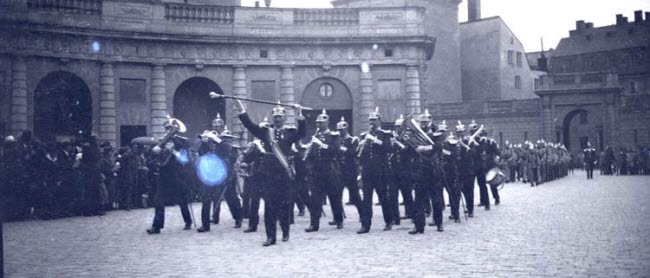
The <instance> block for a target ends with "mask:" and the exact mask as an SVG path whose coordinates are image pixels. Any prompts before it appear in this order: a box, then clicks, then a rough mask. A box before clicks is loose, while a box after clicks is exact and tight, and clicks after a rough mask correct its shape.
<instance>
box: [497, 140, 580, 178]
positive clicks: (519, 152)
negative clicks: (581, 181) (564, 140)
mask: <svg viewBox="0 0 650 278" xmlns="http://www.w3.org/2000/svg"><path fill="white" fill-rule="evenodd" d="M501 153H502V155H501V157H500V159H499V166H500V168H501V169H504V172H505V174H506V177H507V180H506V182H515V181H522V182H524V183H530V186H531V187H534V186H539V185H540V184H542V183H545V182H550V181H553V180H557V179H560V178H562V177H565V176H566V175H568V174H569V171H570V170H571V169H573V167H572V166H571V163H572V156H571V153H570V152H569V151H568V150H567V149H566V147H565V146H564V145H563V144H560V143H547V142H546V141H544V139H540V140H537V141H536V142H535V143H533V142H531V141H525V142H524V143H523V144H512V143H510V142H508V141H506V142H505V144H504V149H503V151H502V152H501Z"/></svg>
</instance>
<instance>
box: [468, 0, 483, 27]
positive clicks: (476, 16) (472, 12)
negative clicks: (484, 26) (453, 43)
mask: <svg viewBox="0 0 650 278" xmlns="http://www.w3.org/2000/svg"><path fill="white" fill-rule="evenodd" d="M480 19H481V0H468V2H467V21H469V22H472V21H477V20H480Z"/></svg>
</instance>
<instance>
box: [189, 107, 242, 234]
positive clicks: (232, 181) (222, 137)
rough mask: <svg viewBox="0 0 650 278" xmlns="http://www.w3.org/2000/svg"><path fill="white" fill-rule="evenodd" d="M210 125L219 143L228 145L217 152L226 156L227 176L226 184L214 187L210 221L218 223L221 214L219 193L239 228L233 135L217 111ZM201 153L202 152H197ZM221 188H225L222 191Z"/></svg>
mask: <svg viewBox="0 0 650 278" xmlns="http://www.w3.org/2000/svg"><path fill="white" fill-rule="evenodd" d="M211 126H212V133H213V134H215V135H216V137H217V138H219V139H218V140H219V141H220V143H218V144H221V145H224V146H225V145H229V146H230V147H228V149H229V151H227V152H219V153H218V155H219V156H220V157H221V156H224V157H227V159H224V160H225V161H226V162H227V164H228V169H229V171H228V178H227V179H226V182H227V183H226V184H225V186H218V187H217V188H216V192H215V197H214V200H213V202H214V205H213V207H212V223H214V224H219V218H220V217H219V216H220V215H221V198H220V197H221V195H223V199H225V200H226V204H227V205H228V209H229V210H230V214H231V216H232V218H233V219H234V220H235V228H240V227H241V223H242V215H241V214H242V213H241V210H242V206H241V203H240V201H239V196H237V185H236V183H237V177H236V175H234V165H235V163H236V161H237V156H238V155H239V154H238V152H237V149H236V148H233V142H232V139H233V138H234V136H232V134H231V133H230V131H229V130H228V127H227V126H226V123H225V122H224V120H223V119H222V118H221V114H219V113H217V117H216V118H215V119H214V120H212V123H211ZM208 141H209V142H211V143H213V141H214V140H208ZM199 155H202V154H199ZM223 190H226V191H225V192H223Z"/></svg>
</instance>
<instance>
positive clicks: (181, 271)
mask: <svg viewBox="0 0 650 278" xmlns="http://www.w3.org/2000/svg"><path fill="white" fill-rule="evenodd" d="M476 193H477V195H478V190H477V192H476ZM501 193H502V203H501V205H500V206H493V208H492V210H491V211H484V210H482V209H478V210H477V211H476V213H475V218H473V219H470V220H469V221H465V220H464V219H463V223H461V224H456V223H453V222H451V221H448V220H447V218H446V217H447V216H448V214H449V212H448V211H446V212H445V221H446V223H445V232H443V233H438V232H435V231H434V229H431V228H430V227H427V230H426V231H425V234H424V235H417V236H412V235H408V234H407V231H408V230H409V229H410V228H411V225H410V223H408V222H405V223H403V224H402V226H401V227H397V228H396V229H393V230H392V231H388V232H383V231H381V228H382V227H381V225H380V223H382V222H383V221H382V220H381V209H380V208H379V207H374V211H375V214H374V219H373V223H378V224H375V225H374V226H373V227H372V230H371V233H370V234H365V235H357V234H355V231H356V229H358V228H359V224H358V222H357V221H358V216H357V215H356V211H355V209H354V207H352V206H346V207H345V209H346V212H347V215H348V219H347V220H346V226H345V228H344V229H343V230H336V229H335V228H334V227H331V226H327V224H326V223H325V221H327V220H326V219H323V220H322V224H321V231H320V232H318V233H310V234H307V233H305V232H304V231H303V230H304V228H306V227H307V226H308V223H309V219H308V216H305V217H296V225H294V226H292V234H291V240H290V241H289V242H288V243H283V242H280V241H279V240H278V244H277V245H276V246H273V247H269V248H264V247H262V246H261V243H262V242H263V241H264V239H265V235H264V231H263V225H262V224H261V225H260V229H259V230H258V232H257V233H253V234H244V233H243V232H242V231H243V229H234V228H233V224H234V221H233V220H231V219H230V216H229V213H228V212H227V208H226V206H225V203H224V204H223V208H224V209H223V210H224V211H222V219H223V220H222V223H221V224H220V225H217V226H213V227H212V231H211V232H209V233H204V234H199V233H196V232H195V231H183V230H182V227H183V223H182V220H181V216H180V211H179V210H178V209H177V208H176V207H171V208H168V209H167V216H168V219H167V221H166V222H167V223H166V225H167V227H166V228H165V229H164V230H163V232H162V233H161V234H159V235H155V236H149V235H147V234H146V233H145V232H144V231H145V229H146V228H148V226H149V225H150V223H151V219H152V216H153V209H142V210H133V211H129V212H126V211H116V212H111V213H109V214H108V215H106V216H104V217H101V218H99V217H76V218H70V219H59V220H52V221H26V222H17V223H6V224H5V226H4V244H5V277H57V278H58V277H222V276H225V277H251V276H255V277H308V276H309V277H546V276H547V277H650V243H648V240H650V208H649V207H648V202H649V201H650V177H647V176H646V177H643V176H629V177H628V176H625V177H606V176H597V175H596V177H595V179H594V180H590V181H587V180H586V179H585V175H584V172H579V171H578V172H576V174H575V175H572V176H569V177H567V178H565V179H563V180H561V181H556V182H552V183H547V184H543V185H541V186H540V187H536V188H531V187H529V186H528V185H524V184H521V183H517V184H508V185H506V186H505V188H504V189H503V190H502V192H501ZM326 211H327V212H329V207H327V208H326ZM199 212H200V205H199V204H194V213H195V215H196V216H198V215H199ZM328 215H329V213H328ZM428 221H430V220H428ZM244 226H246V225H244Z"/></svg>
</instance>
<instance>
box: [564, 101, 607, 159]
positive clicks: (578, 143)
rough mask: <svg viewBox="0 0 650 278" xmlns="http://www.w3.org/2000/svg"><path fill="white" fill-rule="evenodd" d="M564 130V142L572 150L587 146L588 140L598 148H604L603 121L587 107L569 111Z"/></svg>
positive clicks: (579, 149) (565, 118)
mask: <svg viewBox="0 0 650 278" xmlns="http://www.w3.org/2000/svg"><path fill="white" fill-rule="evenodd" d="M562 130H563V143H564V145H565V146H566V147H567V149H568V150H570V151H572V152H580V151H581V150H583V149H584V148H586V146H587V142H591V146H592V147H594V148H597V149H598V150H602V149H603V146H604V142H603V123H602V121H601V119H600V118H599V117H598V116H597V115H594V114H593V113H590V112H589V111H587V110H585V109H576V110H573V111H571V112H569V113H567V115H566V116H565V117H564V121H563V123H562Z"/></svg>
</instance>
